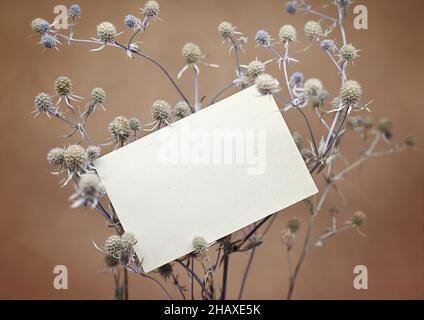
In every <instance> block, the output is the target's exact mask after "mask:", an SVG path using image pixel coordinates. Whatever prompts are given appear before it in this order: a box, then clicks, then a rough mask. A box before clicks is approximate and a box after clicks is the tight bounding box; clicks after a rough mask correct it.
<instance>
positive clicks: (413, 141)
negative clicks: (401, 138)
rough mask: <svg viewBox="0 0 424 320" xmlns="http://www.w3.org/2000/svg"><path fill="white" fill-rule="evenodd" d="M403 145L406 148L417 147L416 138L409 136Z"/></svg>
mask: <svg viewBox="0 0 424 320" xmlns="http://www.w3.org/2000/svg"><path fill="white" fill-rule="evenodd" d="M405 145H406V146H407V147H415V146H416V145H417V137H416V136H413V135H409V136H407V137H406V138H405Z"/></svg>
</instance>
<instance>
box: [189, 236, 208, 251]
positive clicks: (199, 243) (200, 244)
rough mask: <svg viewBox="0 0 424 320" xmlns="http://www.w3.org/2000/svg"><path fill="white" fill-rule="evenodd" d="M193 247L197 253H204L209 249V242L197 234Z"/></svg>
mask: <svg viewBox="0 0 424 320" xmlns="http://www.w3.org/2000/svg"><path fill="white" fill-rule="evenodd" d="M192 247H193V250H194V252H195V253H203V252H205V251H206V250H207V248H208V243H207V242H206V240H205V238H203V237H199V236H197V237H194V239H193V242H192Z"/></svg>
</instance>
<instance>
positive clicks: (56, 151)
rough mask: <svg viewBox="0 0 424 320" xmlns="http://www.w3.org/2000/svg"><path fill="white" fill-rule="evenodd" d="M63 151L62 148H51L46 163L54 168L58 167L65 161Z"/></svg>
mask: <svg viewBox="0 0 424 320" xmlns="http://www.w3.org/2000/svg"><path fill="white" fill-rule="evenodd" d="M64 154H65V150H63V148H53V149H51V150H50V151H49V152H48V153H47V161H48V162H49V163H50V164H51V165H52V166H55V167H60V166H62V165H63V162H64V161H65V158H64Z"/></svg>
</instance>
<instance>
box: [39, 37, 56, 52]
mask: <svg viewBox="0 0 424 320" xmlns="http://www.w3.org/2000/svg"><path fill="white" fill-rule="evenodd" d="M40 43H41V45H42V46H43V47H44V48H45V49H53V48H56V46H57V40H56V38H55V37H54V36H51V35H49V34H47V33H45V34H43V36H42V37H41V40H40Z"/></svg>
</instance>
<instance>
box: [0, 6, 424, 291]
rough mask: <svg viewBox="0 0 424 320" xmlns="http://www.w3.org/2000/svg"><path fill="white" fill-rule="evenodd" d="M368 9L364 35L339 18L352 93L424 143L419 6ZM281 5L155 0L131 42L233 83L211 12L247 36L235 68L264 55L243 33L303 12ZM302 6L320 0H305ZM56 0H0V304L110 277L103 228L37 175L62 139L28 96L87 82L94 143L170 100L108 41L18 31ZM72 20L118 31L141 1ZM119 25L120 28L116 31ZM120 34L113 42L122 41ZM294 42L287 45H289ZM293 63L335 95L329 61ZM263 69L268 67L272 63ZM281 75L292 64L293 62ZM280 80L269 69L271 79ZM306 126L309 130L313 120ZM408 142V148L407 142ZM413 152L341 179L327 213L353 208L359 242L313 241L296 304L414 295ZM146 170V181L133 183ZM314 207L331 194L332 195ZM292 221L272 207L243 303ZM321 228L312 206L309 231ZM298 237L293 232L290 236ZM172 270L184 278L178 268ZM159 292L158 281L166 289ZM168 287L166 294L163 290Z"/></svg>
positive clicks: (416, 157) (138, 285) (281, 270)
mask: <svg viewBox="0 0 424 320" xmlns="http://www.w3.org/2000/svg"><path fill="white" fill-rule="evenodd" d="M356 2H357V3H363V4H366V5H367V7H368V9H369V30H366V31H356V30H354V29H353V28H352V20H351V19H349V21H348V35H349V39H350V40H351V41H352V42H353V43H354V44H355V45H356V46H357V47H358V48H361V49H362V51H361V58H360V59H359V60H358V61H357V62H356V63H355V65H354V67H353V68H350V70H351V72H350V75H351V77H352V78H354V79H357V80H359V81H360V82H361V83H362V84H363V86H364V90H365V98H366V99H372V100H374V103H373V105H372V109H373V112H374V115H375V116H376V117H381V116H387V117H389V118H391V119H393V120H394V121H395V128H396V138H398V139H400V140H402V139H403V137H404V136H405V135H407V134H409V133H415V134H416V135H417V136H418V137H419V138H420V140H421V141H422V138H423V137H424V135H423V133H424V129H423V116H424V109H423V108H424V106H423V99H422V90H423V88H424V87H423V85H424V78H423V75H424V72H423V63H422V52H423V49H424V46H423V44H422V41H421V40H422V37H421V33H422V31H423V29H422V12H423V9H424V5H423V2H422V1H420V0H408V1H396V2H395V1H383V0H378V1H377V0H374V1H370V0H367V1H365V0H362V1H359V0H358V1H356ZM284 3H285V2H284V1H283V0H281V1H277V0H267V1H253V0H248V1H247V0H231V1H218V0H208V1H199V0H182V1H171V0H161V1H160V4H161V14H160V16H161V19H162V20H163V21H161V22H157V23H156V22H155V23H153V24H152V25H151V27H150V28H149V30H148V32H147V33H146V34H145V35H143V37H142V41H143V44H142V48H143V50H144V51H145V52H146V53H148V54H150V55H152V56H154V57H156V58H157V59H158V60H160V61H161V62H162V63H163V64H164V65H165V66H166V67H167V68H168V70H169V71H170V72H171V73H172V75H176V74H177V72H178V71H179V69H180V68H181V67H182V65H183V61H182V59H181V57H180V48H181V47H182V45H183V44H184V43H185V42H187V41H192V42H195V43H197V44H199V45H200V46H201V47H202V49H203V51H204V52H205V53H206V54H207V57H206V59H205V60H206V61H207V62H211V63H218V64H220V65H221V68H220V69H219V70H216V69H212V68H207V67H202V68H201V69H202V70H201V85H200V88H201V92H202V94H204V95H206V96H208V97H211V96H212V95H213V94H215V93H216V92H217V91H218V90H219V89H220V88H221V87H223V86H224V84H226V83H228V82H229V81H230V80H231V79H232V78H233V77H234V71H233V70H234V58H233V57H232V56H229V55H228V46H227V45H226V44H222V41H221V39H220V38H219V36H218V34H217V32H216V28H217V25H218V24H219V22H221V21H222V20H228V21H231V22H232V23H233V24H234V25H236V26H238V27H239V30H240V31H242V32H244V33H245V34H246V35H247V36H249V38H250V40H251V42H250V44H249V45H248V47H247V53H246V54H245V55H243V56H242V59H243V62H244V63H248V62H249V61H250V60H251V59H253V58H254V57H256V56H257V57H259V58H261V59H267V58H269V57H270V56H269V54H268V53H267V52H265V50H264V49H261V48H254V47H255V46H254V44H253V41H252V40H253V38H254V34H255V32H256V31H257V30H258V29H261V28H264V29H267V30H269V31H270V32H272V33H273V34H274V35H276V33H277V31H278V29H279V27H280V26H281V25H283V24H286V23H291V24H293V25H295V26H296V27H297V28H298V30H299V31H300V30H301V29H302V25H303V23H304V22H305V21H306V19H308V18H307V17H305V16H303V15H296V16H289V15H287V14H286V13H285V12H284V10H283V8H284ZM313 3H314V4H319V3H323V1H314V2H313ZM57 4H66V5H69V4H71V2H69V1H63V2H59V1H42V2H41V1H30V0H26V1H22V0H19V1H10V0H8V1H1V3H0V15H1V18H0V24H1V28H0V33H1V39H3V44H2V52H1V58H2V59H1V69H0V70H1V74H2V76H1V80H0V81H1V83H0V88H1V89H0V90H1V94H0V102H1V108H2V111H1V113H0V120H1V126H0V130H1V135H0V136H1V142H2V143H1V147H2V152H1V163H0V168H1V169H0V170H1V178H2V184H1V186H0V197H1V209H0V212H1V232H0V253H1V257H2V258H1V265H0V298H4V299H14V298H25V299H29V298H30V299H34V298H36V299H42V298H48V299H69V298H70V299H77V298H82V299H93V298H94V299H108V298H111V296H112V292H111V290H112V286H113V282H112V277H111V275H110V274H108V273H105V272H103V271H104V266H103V257H102V255H101V254H99V253H98V252H97V251H96V250H95V249H94V248H93V246H92V244H91V241H92V240H95V241H96V242H99V243H102V242H103V241H104V239H105V238H106V236H107V235H108V234H109V231H108V230H107V228H106V227H105V223H104V221H103V220H102V219H101V218H100V217H99V216H98V215H97V214H96V213H95V212H94V211H92V210H84V209H78V210H72V211H71V210H70V209H69V207H68V200H67V198H68V196H69V194H70V193H71V192H72V188H71V187H69V188H65V189H60V188H59V185H58V178H57V177H55V176H52V175H50V174H49V170H50V168H49V166H48V164H47V162H46V160H45V155H46V152H47V151H48V150H49V149H50V148H51V147H53V146H57V145H65V144H66V143H67V142H65V141H63V140H61V139H59V138H58V135H60V134H63V133H65V132H66V131H65V130H66V129H65V128H63V126H62V125H61V124H59V123H57V121H54V120H48V119H47V118H46V117H44V116H40V117H38V118H37V119H32V115H31V114H30V112H31V111H32V102H33V97H34V96H35V94H36V93H38V92H40V91H48V92H51V91H52V83H53V81H54V80H55V78H56V77H57V76H59V75H62V74H63V75H68V76H69V77H70V78H71V79H72V80H73V82H74V86H75V92H76V93H77V94H80V95H83V96H87V95H88V94H89V90H91V88H93V87H94V86H101V87H103V88H105V89H106V91H107V93H108V99H107V104H106V105H107V108H108V110H107V112H101V111H100V112H97V113H96V116H95V118H93V119H92V122H91V126H90V127H89V128H90V132H91V133H92V136H93V137H94V138H95V139H96V140H97V141H99V142H103V141H105V139H106V137H107V135H108V133H107V129H106V128H107V123H108V121H110V120H111V119H112V118H113V117H114V116H117V115H121V114H122V115H126V116H138V117H140V118H141V119H142V121H143V122H144V123H146V122H150V111H149V107H150V104H151V102H152V101H154V100H155V99H159V98H160V99H167V100H169V101H170V102H172V103H175V102H176V101H177V99H178V96H177V95H176V94H175V92H174V91H173V88H172V87H171V86H170V84H169V83H168V82H167V80H166V79H165V77H164V76H163V75H162V74H161V73H160V72H158V70H157V69H156V67H154V66H152V65H151V64H149V63H147V62H146V61H143V60H139V59H136V60H134V61H130V60H128V59H127V58H126V56H125V55H124V54H123V53H122V52H120V51H118V50H114V49H108V50H103V51H101V52H97V53H91V52H88V49H89V48H91V47H90V46H86V45H73V46H71V47H68V46H67V45H63V46H61V50H60V52H59V53H57V52H54V51H50V52H43V50H42V48H41V47H40V46H39V45H38V44H37V41H38V39H37V38H35V37H33V36H32V32H31V30H30V27H29V23H30V22H31V20H32V19H33V18H35V17H38V16H42V17H45V18H46V19H49V20H52V18H53V7H54V6H55V5H57ZM80 4H81V7H82V10H83V13H82V15H83V19H82V20H80V21H79V25H78V27H77V29H76V34H77V35H78V36H84V37H88V36H94V34H95V26H96V24H97V23H99V22H100V21H103V20H110V21H111V22H113V23H114V24H115V25H116V26H118V28H119V30H125V31H127V30H126V29H125V28H124V26H123V23H122V20H123V17H124V16H125V15H126V14H128V13H134V14H136V13H137V8H138V7H140V6H142V1H130V0H128V1H119V2H118V1H112V0H107V1H96V2H95V1H87V0H84V1H80ZM127 33H128V32H127ZM127 37H128V34H124V35H122V36H121V38H122V39H126V38H127ZM306 45H307V44H306V43H305V42H303V43H298V44H296V48H295V51H298V50H300V49H302V48H304V47H305V46H306ZM296 57H297V58H298V59H299V60H301V62H302V63H301V64H300V65H299V68H298V70H301V71H303V72H304V73H305V74H306V76H307V77H312V76H319V77H320V78H321V79H322V80H323V81H324V83H325V85H326V87H327V88H329V89H330V90H332V91H333V92H334V90H338V88H337V79H336V77H335V72H334V71H335V70H334V66H332V65H331V64H330V63H329V62H328V61H327V59H326V57H325V56H324V54H323V52H322V51H321V50H320V49H318V48H313V49H311V50H309V51H308V52H306V53H298V54H296ZM272 71H273V73H274V74H275V75H277V74H278V70H277V69H276V68H273V70H272ZM293 71H294V69H293ZM279 76H280V75H279ZM180 84H181V86H182V88H183V89H184V90H185V92H187V93H188V94H189V95H190V97H191V93H192V78H191V76H190V74H188V73H187V74H185V75H184V77H183V79H182V80H181V81H180ZM286 120H287V122H288V125H289V127H290V128H291V129H292V130H299V131H302V132H305V127H304V123H303V122H302V120H301V119H300V118H299V115H298V114H296V113H292V114H288V115H286ZM316 128H319V127H318V125H316ZM420 145H422V144H421V143H420ZM344 147H345V148H346V150H347V151H345V154H346V155H348V156H353V155H355V152H354V150H358V148H359V147H360V143H359V141H357V140H356V139H350V140H346V141H345V145H344ZM422 163H423V155H422V152H420V151H418V152H415V153H410V152H406V153H403V154H398V155H393V156H390V157H387V158H381V159H373V160H370V161H369V162H368V163H367V164H366V165H365V166H363V167H361V168H359V169H357V170H356V171H354V172H353V173H352V174H351V175H349V179H348V180H346V181H344V182H343V183H342V184H341V187H342V189H343V192H344V194H345V196H346V198H347V202H348V205H347V206H345V207H343V206H342V207H341V219H348V218H349V216H350V215H351V213H352V212H353V211H355V210H357V209H362V210H364V211H365V212H367V213H368V216H369V220H368V222H367V224H366V226H365V227H364V232H365V233H366V235H367V236H366V237H365V238H364V237H361V236H359V235H358V234H356V233H355V232H351V231H349V232H346V233H344V234H342V235H340V236H337V237H336V238H334V239H332V240H331V241H329V242H328V243H327V244H326V246H325V247H324V248H317V249H315V250H313V251H311V252H310V254H309V255H308V257H307V259H306V262H305V265H304V266H303V268H302V270H301V274H300V277H299V281H298V286H297V288H296V291H295V295H294V297H295V298H298V299H375V298H379V299H380V298H382V299H385V298H401V299H406V298H415V299H416V298H424V279H423V267H424V265H423V262H424V261H423V255H424V246H423V237H424V234H423V231H424V230H423V226H424V217H423V200H422V199H423V166H422ZM152 178H154V177H146V180H148V179H152ZM330 200H331V201H330V202H329V204H328V206H327V207H326V208H327V209H328V208H329V207H330V206H331V205H332V204H334V203H335V201H338V198H337V196H335V195H334V194H333V195H332V196H331V197H330ZM292 216H299V217H301V218H303V220H304V221H306V211H305V207H304V205H303V204H298V205H296V206H294V207H292V208H290V209H288V210H285V211H284V212H283V213H282V214H280V216H279V217H278V221H277V223H275V225H274V227H273V229H272V230H271V232H270V233H269V235H267V237H266V241H265V244H264V245H263V246H262V247H261V248H260V250H259V251H258V253H257V255H256V258H255V261H254V265H253V269H252V272H251V277H250V279H249V281H248V284H247V288H246V294H245V297H246V298H259V299H280V298H283V297H285V294H286V290H287V266H286V256H285V253H284V251H283V246H282V241H281V229H282V226H283V225H284V224H285V223H286V221H287V219H288V218H289V217H292ZM328 223H329V219H328V214H327V213H326V212H325V211H324V212H323V217H322V218H321V220H320V223H318V225H317V227H316V230H315V234H317V233H318V232H320V231H322V230H323V229H324V228H325V227H326V226H327V225H328ZM299 236H300V237H302V236H303V233H300V235H299ZM246 261H247V259H246V256H243V255H237V257H236V258H232V261H231V265H230V290H229V297H230V298H234V297H235V296H236V292H238V286H239V281H240V278H241V274H242V270H243V266H244V265H245V263H246ZM58 264H63V265H66V266H67V267H68V269H69V286H70V288H69V290H65V291H56V290H54V289H53V286H52V281H53V277H54V275H53V267H54V266H55V265H58ZM358 264H363V265H366V266H367V267H368V270H369V290H367V291H356V290H354V289H353V286H352V281H353V268H354V266H355V265H358ZM181 278H184V274H183V273H182V274H181ZM130 280H131V284H130V286H131V287H130V296H131V297H132V298H138V299H153V298H162V297H163V296H162V295H161V292H160V291H159V290H158V288H157V287H156V286H155V285H153V284H152V283H150V282H148V281H146V280H145V279H143V278H141V277H137V276H134V275H131V277H130ZM169 287H170V290H172V288H171V285H169ZM174 293H175V295H176V292H175V291H174Z"/></svg>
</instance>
